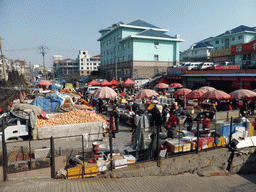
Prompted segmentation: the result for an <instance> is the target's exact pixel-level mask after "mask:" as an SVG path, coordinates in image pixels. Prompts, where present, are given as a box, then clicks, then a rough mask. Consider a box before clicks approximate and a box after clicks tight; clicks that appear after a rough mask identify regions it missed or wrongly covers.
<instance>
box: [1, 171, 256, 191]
mask: <svg viewBox="0 0 256 192" xmlns="http://www.w3.org/2000/svg"><path fill="white" fill-rule="evenodd" d="M255 189H256V175H246V176H240V175H232V176H213V177H199V176H198V175H196V174H185V175H177V176H158V177H155V176H154V177H134V178H122V179H93V178H87V179H77V180H54V179H34V180H22V181H7V182H0V191H1V192H2V191H5V192H9V191H12V192H20V191H22V192H24V191H26V192H30V191H33V192H36V191H47V192H51V191H54V192H55V191H61V192H76V191H111V192H113V191H118V192H121V191H146V192H149V191H168V192H170V191H196V192H199V191H214V192H215V191H232V192H233V191H255Z"/></svg>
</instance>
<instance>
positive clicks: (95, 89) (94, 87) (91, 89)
mask: <svg viewBox="0 0 256 192" xmlns="http://www.w3.org/2000/svg"><path fill="white" fill-rule="evenodd" d="M99 88H101V87H99V86H91V87H87V90H86V92H88V93H89V94H94V93H95V91H97V90H98V89H99Z"/></svg>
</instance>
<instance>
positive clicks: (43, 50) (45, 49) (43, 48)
mask: <svg viewBox="0 0 256 192" xmlns="http://www.w3.org/2000/svg"><path fill="white" fill-rule="evenodd" d="M48 51H49V49H48V47H46V46H44V45H42V46H39V47H38V52H39V53H40V54H42V55H43V68H44V73H43V74H44V78H45V79H46V80H47V75H46V72H45V59H44V56H45V54H46V53H48Z"/></svg>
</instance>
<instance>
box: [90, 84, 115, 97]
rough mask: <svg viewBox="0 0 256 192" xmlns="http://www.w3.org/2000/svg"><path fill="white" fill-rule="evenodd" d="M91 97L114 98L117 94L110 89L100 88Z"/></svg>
mask: <svg viewBox="0 0 256 192" xmlns="http://www.w3.org/2000/svg"><path fill="white" fill-rule="evenodd" d="M93 96H94V97H99V98H112V97H116V96H117V93H116V92H115V91H114V89H112V88H110V87H101V88H99V89H97V91H95V93H94V95H93Z"/></svg>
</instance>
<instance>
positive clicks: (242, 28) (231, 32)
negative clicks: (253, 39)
mask: <svg viewBox="0 0 256 192" xmlns="http://www.w3.org/2000/svg"><path fill="white" fill-rule="evenodd" d="M243 31H253V32H256V30H255V29H254V27H248V26H245V25H240V26H238V27H236V28H234V29H231V30H230V31H229V32H230V33H229V34H233V33H239V32H243ZM226 34H227V33H222V34H220V35H218V36H216V37H221V36H223V35H226Z"/></svg>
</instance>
